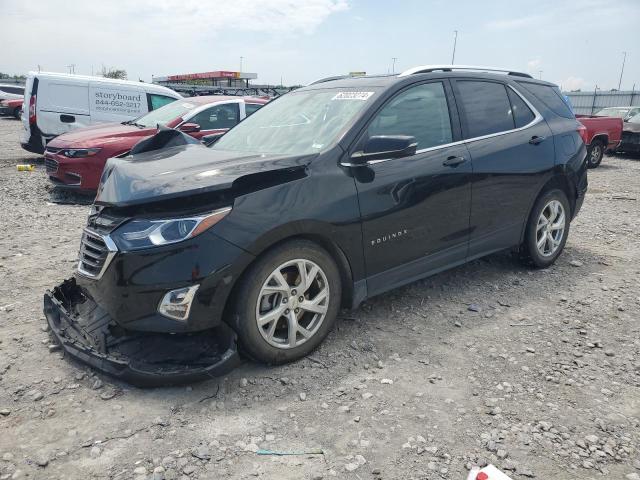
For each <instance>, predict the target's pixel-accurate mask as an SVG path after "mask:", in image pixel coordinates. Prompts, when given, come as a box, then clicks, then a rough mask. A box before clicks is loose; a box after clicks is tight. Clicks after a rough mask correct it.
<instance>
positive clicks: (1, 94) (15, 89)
mask: <svg viewBox="0 0 640 480" xmlns="http://www.w3.org/2000/svg"><path fill="white" fill-rule="evenodd" d="M23 95H24V85H18V84H15V85H13V84H9V83H7V84H5V83H0V100H14V99H17V98H22V96H23Z"/></svg>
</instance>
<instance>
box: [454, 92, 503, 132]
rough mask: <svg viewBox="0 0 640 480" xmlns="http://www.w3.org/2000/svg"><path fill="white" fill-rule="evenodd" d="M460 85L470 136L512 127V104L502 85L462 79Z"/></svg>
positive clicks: (461, 102) (460, 99) (461, 100)
mask: <svg viewBox="0 0 640 480" xmlns="http://www.w3.org/2000/svg"><path fill="white" fill-rule="evenodd" d="M457 85H458V91H459V92H460V98H459V99H458V100H459V103H460V104H461V105H462V109H463V110H464V114H465V118H466V121H467V122H466V123H467V130H468V134H467V135H468V137H469V138H474V137H482V136H484V135H490V134H492V133H500V132H506V131H509V130H513V128H514V123H513V116H512V113H511V104H510V102H509V97H508V96H507V89H506V88H505V86H504V85H503V84H501V83H495V82H484V81H474V80H459V81H458V82H457Z"/></svg>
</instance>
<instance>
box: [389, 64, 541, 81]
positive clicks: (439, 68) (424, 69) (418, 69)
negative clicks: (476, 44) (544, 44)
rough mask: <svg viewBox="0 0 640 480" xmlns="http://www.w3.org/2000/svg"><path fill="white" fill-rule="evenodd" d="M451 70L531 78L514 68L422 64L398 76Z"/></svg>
mask: <svg viewBox="0 0 640 480" xmlns="http://www.w3.org/2000/svg"><path fill="white" fill-rule="evenodd" d="M453 70H471V71H476V72H500V73H506V74H507V75H514V76H516V77H527V78H533V77H532V76H531V75H529V74H528V73H523V72H516V71H514V70H509V69H504V68H497V67H478V66H474V65H422V66H419V67H413V68H410V69H409V70H405V71H404V72H402V73H401V74H400V75H398V76H399V77H407V76H409V75H413V74H415V73H429V72H437V71H442V72H451V71H453Z"/></svg>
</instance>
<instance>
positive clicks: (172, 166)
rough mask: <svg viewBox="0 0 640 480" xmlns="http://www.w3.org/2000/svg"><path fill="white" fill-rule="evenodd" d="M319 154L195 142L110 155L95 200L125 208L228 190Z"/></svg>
mask: <svg viewBox="0 0 640 480" xmlns="http://www.w3.org/2000/svg"><path fill="white" fill-rule="evenodd" d="M315 156H316V154H313V155H304V156H291V155H275V154H258V153H244V152H232V151H226V150H215V149H212V148H207V147H205V146H203V145H200V144H195V145H194V144H190V145H179V146H175V147H168V148H164V149H161V150H154V151H150V152H145V153H141V154H138V155H133V156H129V157H124V158H110V159H109V160H108V161H107V164H106V166H105V168H104V171H103V173H102V179H101V181H100V186H99V187H98V194H97V195H96V200H95V203H96V204H98V205H105V206H107V205H109V206H116V207H125V206H131V205H139V204H144V203H151V202H157V201H160V200H168V199H171V198H177V197H185V196H190V195H197V194H201V193H207V192H212V191H218V190H223V189H227V188H230V187H231V186H232V184H233V182H234V181H235V180H237V179H239V178H241V177H243V176H245V175H250V174H254V173H263V172H268V171H273V170H280V169H288V168H293V167H302V166H305V165H308V163H309V162H310V161H311V159H312V158H314V157H315Z"/></svg>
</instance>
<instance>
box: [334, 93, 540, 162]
mask: <svg viewBox="0 0 640 480" xmlns="http://www.w3.org/2000/svg"><path fill="white" fill-rule="evenodd" d="M478 81H483V80H478ZM502 85H504V86H505V87H507V88H510V89H511V90H513V91H514V92H515V93H516V95H518V96H519V97H520V98H521V99H522V101H523V102H524V103H525V104H526V105H527V107H529V108H530V109H531V111H532V112H533V114H534V117H533V120H531V121H530V122H529V123H527V124H526V125H523V126H522V127H518V128H512V129H511V130H505V131H503V132H496V133H489V134H487V135H481V136H479V137H473V138H466V139H464V140H458V141H457V142H451V143H445V144H443V145H435V146H433V147H428V148H422V149H420V150H416V153H415V155H418V154H419V153H426V152H433V151H436V150H440V149H443V148H449V147H455V146H458V145H464V144H468V143H472V142H478V141H480V140H486V139H487V138H493V137H499V136H502V135H508V134H510V133H514V132H521V131H523V130H526V129H528V128H531V127H533V126H534V125H537V124H538V123H540V122H541V121H543V120H544V117H543V116H542V115H541V114H540V112H538V110H537V109H536V108H535V107H534V106H533V105H532V104H531V102H530V101H529V100H527V99H526V98H525V97H524V95H522V94H521V93H520V92H519V91H518V90H516V89H515V88H513V87H512V86H511V85H506V84H504V83H503V84H502ZM509 104H511V102H509ZM356 153H357V152H356ZM410 157H413V155H411V156H409V157H400V158H384V159H380V160H371V161H370V162H366V163H363V164H353V163H341V164H340V165H342V166H343V167H362V166H366V165H376V164H378V163H383V162H388V161H389V160H402V159H403V158H410Z"/></svg>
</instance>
